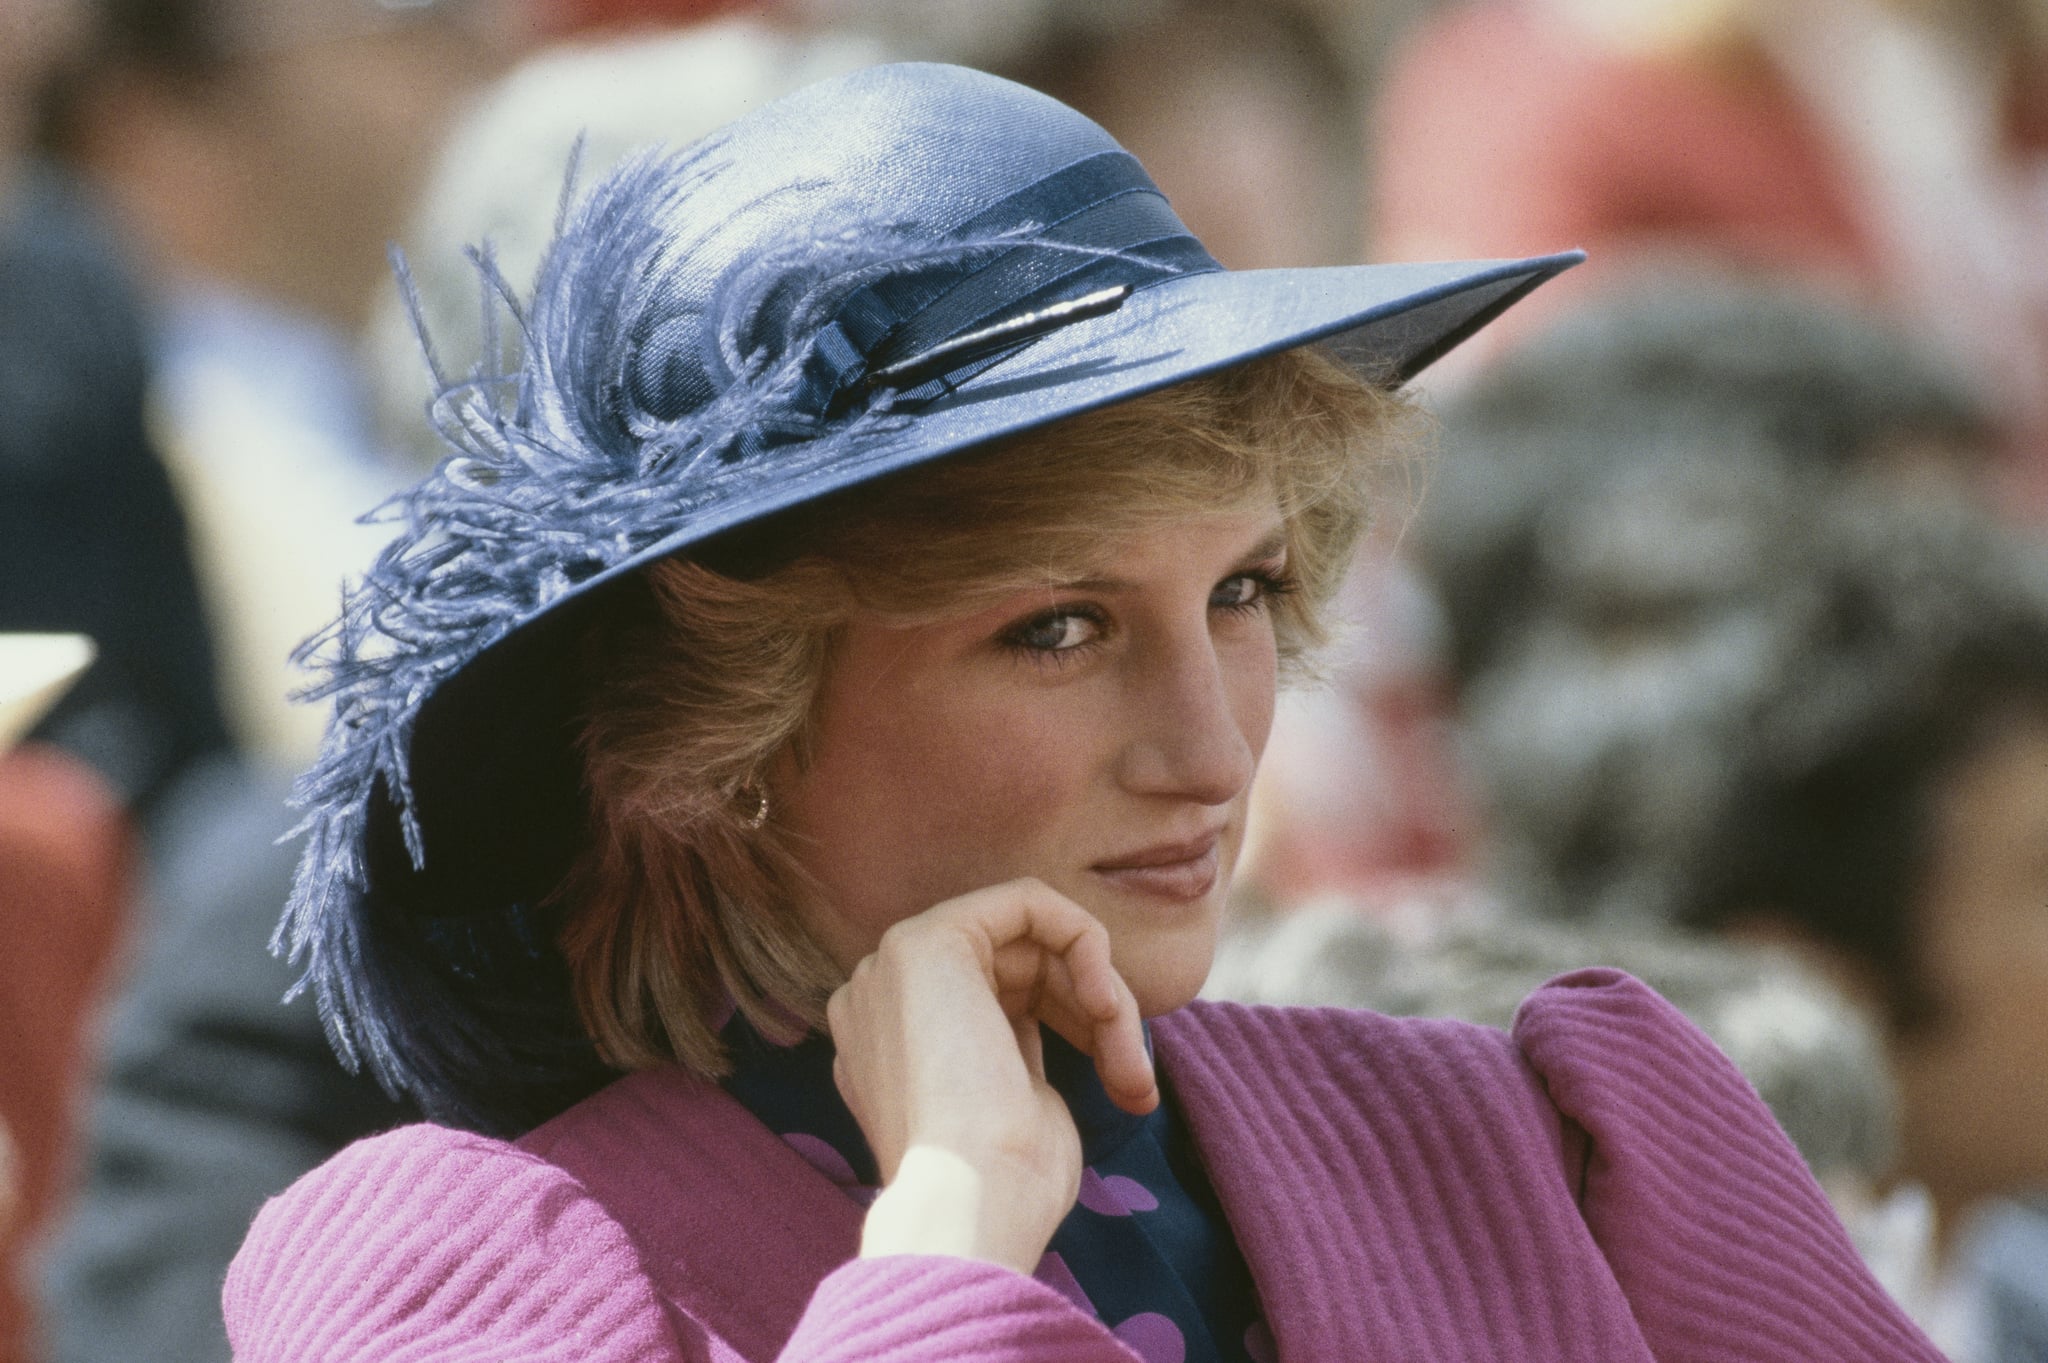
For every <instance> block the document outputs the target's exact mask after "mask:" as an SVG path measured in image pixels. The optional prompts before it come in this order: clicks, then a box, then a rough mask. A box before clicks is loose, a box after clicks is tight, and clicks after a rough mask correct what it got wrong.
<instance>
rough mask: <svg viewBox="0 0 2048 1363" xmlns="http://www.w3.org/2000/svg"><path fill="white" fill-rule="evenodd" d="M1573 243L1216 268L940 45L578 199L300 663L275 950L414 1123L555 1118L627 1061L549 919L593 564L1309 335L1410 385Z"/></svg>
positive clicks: (1096, 137)
mask: <svg viewBox="0 0 2048 1363" xmlns="http://www.w3.org/2000/svg"><path fill="white" fill-rule="evenodd" d="M1578 259H1579V257H1578V256H1577V255H1576V254H1571V255H1560V256H1549V257H1544V258H1540V259H1534V260H1523V261H1511V262H1486V263H1477V264H1471V263H1468V264H1449V265H1363V266H1352V267H1344V268H1334V269H1290V270H1256V271H1242V272H1231V271H1226V270H1224V269H1222V268H1221V267H1220V266H1218V265H1217V263H1216V262H1215V261H1214V260H1213V259H1212V258H1211V257H1210V256H1209V254H1208V252H1207V251H1205V250H1204V249H1203V248H1202V245H1201V243H1200V242H1198V241H1196V240H1195V239H1194V238H1193V237H1192V236H1190V235H1189V234H1188V231H1187V229H1186V228H1185V227H1183V226H1182V225H1181V223H1180V220H1179V219H1178V218H1176V217H1175V216H1174V213H1173V210H1172V209H1171V208H1170V207H1169V206H1168V204H1167V202H1166V199H1165V198H1164V197H1163V196H1162V195H1161V194H1160V193H1159V191H1158V190H1157V189H1156V188H1155V187H1154V186H1153V184H1152V182H1151V181H1150V180H1149V179H1148V178H1147V177H1146V175H1145V172H1144V170H1143V168H1142V167H1140V166H1139V165H1138V163H1137V161H1136V160H1135V159H1133V158H1132V157H1131V156H1130V155H1129V153H1127V152H1125V151H1124V150H1123V149H1122V148H1120V147H1118V146H1117V144H1116V143H1115V142H1114V141H1113V140H1112V139H1111V138H1110V137H1109V136H1108V135H1107V134H1106V133H1104V132H1103V131H1102V129H1101V128H1099V127H1097V126H1096V125H1095V124H1094V123H1091V122H1090V121H1089V120H1087V119H1086V118H1083V117H1082V116H1081V115H1079V114H1077V113H1075V112H1074V111H1072V110H1071V109H1068V108H1066V107H1065V106H1064V105H1061V104H1059V103H1057V102H1056V101H1054V100H1052V99H1049V98H1047V97H1045V96H1043V95H1040V94H1037V93H1035V92H1033V91H1031V90H1028V89H1025V88H1024V87H1022V86H1019V85H1015V84H1012V83H1010V82H1008V81H1004V80H1000V79H997V78H995V77H993V76H989V75H985V74H982V73H979V72H975V71H969V70H964V69H960V68H956V67H947V66H935V65H903V66H883V67H876V68H872V69H869V70H865V71H860V72H856V73H854V74H852V75H849V76H845V77H842V78H840V79H837V80H833V81H828V82H826V83H824V84H821V85H816V86H812V87H810V88H808V89H805V90H801V91H799V92H797V93H796V94H794V95H791V96H789V97H787V98H784V99H781V100H779V101H776V102H775V103H773V104H769V105H766V106H764V107H762V108H761V109H759V110H757V111H755V112H754V113H752V114H751V115H749V116H748V117H746V118H744V119H742V120H740V121H739V122H737V123H734V124H732V125H730V126H729V127H727V128H725V129H724V130H723V131H721V132H718V133H715V134H713V135H712V136H710V137H708V138H706V139H705V140H703V141H701V142H699V143H697V144H696V145H694V146H692V147H690V148H689V149H687V150H685V151H682V152H676V153H661V154H647V155H644V156H641V157H639V158H637V159H635V160H632V161H629V162H628V163H626V164H625V165H624V166H622V167H621V168H620V169H618V170H617V171H615V172H613V173H612V174H611V175H610V176H609V177H608V178H607V179H605V180H604V181H603V182H602V183H601V184H599V185H598V186H597V187H596V188H595V189H593V190H592V191H590V193H589V194H588V195H587V196H586V197H584V198H583V199H582V200H581V201H580V203H578V204H577V205H576V206H575V207H574V208H573V210H571V211H569V212H568V213H567V214H566V215H565V218H564V221H563V223H562V226H561V228H560V230H559V232H558V234H557V238H556V240H555V242H554V244H553V246H552V247H551V248H550V250H549V253H548V255H547V256H546V258H545V259H544V261H543V262H542V265H541V267H540V270H539V274H538V276H537V278H536V281H535V285H534V290H533V294H532V297H531V300H530V302H529V303H528V304H527V305H526V306H525V308H524V309H523V310H515V311H514V317H513V322H514V325H515V326H516V327H517V328H518V330H519V333H520V339H521V341H522V357H521V359H520V361H519V363H518V365H517V367H516V369H515V371H514V372H512V373H509V374H492V373H486V372H478V373H475V374H471V375H469V376H467V377H465V378H461V379H449V378H447V377H446V376H439V377H440V389H441V395H440V397H439V399H438V400H437V402H436V404H435V416H436V420H437V423H438V425H439V426H440V428H441V430H442V432H443V434H444V435H445V436H446V437H447V439H448V441H449V443H450V445H451V446H452V452H451V454H450V455H449V457H448V458H447V459H445V460H444V461H443V463H442V464H441V466H440V467H439V468H438V469H437V470H436V471H435V472H434V474H433V475H432V476H430V477H429V478H427V479H426V480H425V481H423V482H422V483H421V484H420V485H419V486H418V487H417V488H415V489H413V490H412V491H411V492H410V493H408V494H406V495H405V496H404V497H403V498H402V499H400V502H399V503H398V507H399V508H400V510H401V512H402V517H403V528H402V529H401V530H400V532H399V533H398V535H397V536H396V538H395V539H394V540H393V542H392V543H391V544H390V545H389V547H388V548H386V550H385V551H384V552H383V554H382V555H380V556H379V558H378V560H377V562H376V563H375V564H374V565H373V566H372V567H371V568H370V569H369V571H368V573H367V574H366V575H365V576H364V578H363V579H362V581H361V582H360V583H358V584H356V585H355V586H354V587H353V588H352V589H351V591H350V592H349V593H348V595H347V597H346V599H345V601H344V604H343V611H342V615H341V618H340V619H339V620H338V621H337V622H336V623H335V624H334V625H333V626H332V627H330V629H329V630H328V631H327V632H326V633H325V634H323V635H322V636H320V637H318V638H316V639H315V640H312V641H309V644H308V646H307V648H306V650H304V651H303V652H302V657H304V658H306V659H307V660H308V661H309V662H310V663H311V665H313V666H314V667H315V668H316V669H318V670H319V671H321V672H322V673H323V674H324V676H323V678H322V680H321V681H320V682H319V683H318V684H317V685H316V686H315V687H313V688H312V689H311V692H310V694H311V695H313V696H316V697H323V696H332V697H333V698H334V702H335V713H334V718H333V721H332V723H331V725H330V727H329V729H328V733H327V738H326V743H325V747H324V749H323V751H322V754H321V757H320V760H319V762H318V764H317V765H316V766H315V767H314V768H313V769H312V770H311V771H310V772H308V773H307V774H306V776H305V777H304V778H303V779H302V781H301V783H300V787H299V792H298V794H299V799H300V801H301V803H302V805H303V806H304V807H305V808H306V810H307V817H306V820H305V824H304V827H305V829H306V830H307V832H308V833H309V835H310V836H309V838H308V841H307V844H306V847H305V850H304V853H303V855H302V858H301V860H300V863H299V870H298V876H297V880H296V883H295V885H294V888H293V894H292V899H291V903H290V905H289V907H288V908H287V910H286V913H285V917H284V921H283V922H282V923H281V924H280V925H279V928H278V935H277V939H276V942H275V943H274V945H275V946H276V947H277V948H278V949H279V950H282V951H288V952H289V953H290V954H291V956H292V958H293V959H294V960H295V961H300V962H302V963H303V964H304V967H305V972H306V974H305V983H306V984H309V985H310V986H311V987H312V988H314V989H316V990H317V991H318V995H319V999H320V1004H321V1009H322V1013H323V1015H324V1017H325V1018H326V1020H327V1025H328V1030H329V1034H330V1036H331V1037H332V1039H333V1040H334V1042H335V1045H336V1047H337V1049H338V1050H339V1051H340V1052H341V1053H342V1055H343V1057H344V1058H345V1059H347V1060H350V1061H351V1062H355V1061H359V1060H367V1061H368V1063H369V1064H370V1065H371V1067H372V1068H373V1069H374V1070H375V1071H376V1072H377V1073H378V1075H379V1076H380V1077H381V1078H382V1079H383V1080H384V1081H385V1083H386V1084H387V1085H388V1086H390V1087H393V1088H395V1089H398V1090H402V1091H405V1092H409V1093H411V1094H412V1095H413V1096H414V1097H415V1098H417V1099H418V1100H419V1101H420V1102H421V1103H422V1105H423V1106H424V1107H425V1108H426V1110H427V1111H428V1112H429V1113H431V1114H432V1115H435V1116H436V1117H439V1118H440V1119H442V1120H446V1121H450V1122H453V1123H456V1124H461V1125H468V1126H473V1127H477V1128H480V1129H484V1130H490V1131H500V1132H502V1131H510V1130H517V1129H520V1128H522V1127H525V1126H529V1125H531V1124H533V1123H534V1122H536V1121H539V1120H541V1119H543V1118H545V1117H546V1116H548V1115H550V1114H551V1113H552V1112H554V1111H557V1110H559V1109H560V1108H562V1107H564V1106H566V1105H567V1104H568V1103H570V1102H573V1101H574V1100H575V1099H576V1098H577V1097H580V1096H581V1095H582V1094H584V1093H586V1092H588V1091H590V1090H591V1089H592V1088H594V1087H595V1086H597V1085H598V1084H600V1083H602V1082H604V1080H605V1079H606V1078H608V1077H609V1075H608V1074H607V1072H606V1071H605V1070H604V1068H603V1067H602V1066H601V1065H600V1064H599V1063H598V1062H597V1060H596V1058H595V1056H594V1053H593V1052H592V1050H591V1048H590V1045H589V1043H588V1042H587V1040H586V1039H585V1038H584V1036H583V1032H582V1029H581V1027H580V1025H579V1024H578V1023H577V1020H576V1018H575V1015H574V1010H573V1007H572V1006H571V1003H570V994H569V990H568V985H567V979H566V970H565V968H564V966H563V964H562V962H561V960H560V958H559V955H558V954H557V953H556V952H555V950H554V948H553V945H552V938H553V927H552V925H551V924H550V922H549V921H548V918H547V915H546V914H545V913H544V912H543V911H542V910H541V909H540V908H539V907H538V905H539V902H540V900H541V899H542V898H543V897H544V896H545V895H546V894H547V893H548V892H549V891H550V890H552V889H553V888H554V887H555V885H556V884H557V883H559V881H560V879H561V876H562V875H563V873H564V872H565V871H566V869H567V865H568V861H569V859H570V857H571V855H572V854H573V851H574V847H575V845H576V842H577V840H578V838H579V837H580V835H581V832H582V819H583V811H582V807H581V798H580V793H579V792H580V776H579V773H578V770H577V766H576V759H575V753H574V747H573V734H572V732H571V729H570V725H571V721H572V716H573V713H574V709H573V702H572V699H571V696H570V682H569V678H568V671H569V669H568V668H567V667H566V666H565V665H564V660H565V659H566V658H567V656H568V655H569V653H570V652H571V650H572V648H573V641H574V640H575V638H576V637H577V632H578V630H579V629H580V627H581V626H582V624H583V623H585V622H584V618H583V617H584V616H585V615H586V613H587V612H586V611H585V610H584V609H582V606H583V604H584V603H588V602H590V601H591V600H593V599H594V598H595V597H597V596H599V595H601V594H602V591H603V588H604V586H605V584H607V583H610V582H614V581H616V580H618V579H620V578H621V577H624V576H626V575H629V574H632V573H635V572H636V571H637V570H639V569H640V568H642V567H644V566H645V565H647V564H648V563H650V562H652V561H654V560H656V559H659V558H662V557H664V556H666V555H669V554H673V553H675V552H677V551H678V550H681V549H685V548H688V547H690V546H692V545H697V544H700V543H701V542H702V541H704V540H706V539H707V538H708V537H711V536H714V535H717V534H718V533H720V532H722V531H727V530H731V529H733V528H735V527H738V526H742V525H746V524H748V523H751V522H754V521H758V520H759V519H761V518H762V517H765V516H768V515H770V514H772V513H774V512H777V511H781V510H784V509H786V508H789V507H792V506H795V505H797V504H799V503H802V502H807V501H810V500H812V499H814V498H817V497H820V496H822V495H824V494H827V493H831V492H836V491H838V490H840V489H843V488H846V487H849V486H851V485H853V484H855V483H859V482H862V481H864V480H867V479H870V478H874V477H877V476H879V475H882V474H886V473H891V472H894V471H896V470H899V469H904V468H907V467H909V466H911V465H914V464H917V463H920V462H922V461H924V460H928V459H935V458H939V457H942V456H944V455H948V454H952V453H955V452H957V451H960V450H964V449H968V448H970V447H973V446H977V445H981V444H983V443H985V442H987V441H990V440H993V439H996V438H998V437H1002V436H1008V435H1014V434H1016V433H1018V432H1020V431H1025V430H1029V429H1031V428H1033V427H1037V426H1042V425H1044V424H1046V423H1048V422H1052V421H1057V420H1059V419H1061V418H1063V417H1068V416H1072V415H1075V414H1076V413H1079V412H1084V411H1087V410H1089V409H1092V408H1097V407H1102V406H1105V405H1107V404H1110V403H1115V402H1120V401H1123V400H1125V399H1127V398H1132V397H1136V396H1137V395H1139V394H1141V393H1146V392H1150V391H1152V390H1154V389H1158V388H1163V387H1165V386H1167V385H1169V384H1174V383H1179V382H1181V381H1183V380H1186V379H1191V378H1194V377H1196V376H1198V375H1202V374H1207V373H1211V372H1213V371H1216V370H1219V369H1223V368H1226V367H1228V366H1231V365H1235V364H1239V363H1242V362H1243V361H1246V360H1249V359H1252V358H1255V357H1257V356H1261V355H1266V354H1270V353H1272V352H1274V351H1279V350H1284V349H1286V348H1288V347H1291V346H1298V345H1303V344H1306V343H1311V342H1313V343H1317V344H1319V345H1321V346H1322V347H1324V348H1325V349H1326V350H1327V351H1329V352H1330V353H1331V354H1333V355H1334V356H1336V357H1337V358H1339V359H1340V360H1342V361H1344V362H1346V363H1348V364H1350V365H1353V366H1355V367H1356V368H1357V369H1358V370H1360V371H1361V372H1363V373H1364V374H1366V375H1367V376H1369V377H1370V378H1372V379H1374V380H1376V381H1379V382H1384V383H1388V384H1397V383H1399V382H1401V381H1403V380H1405V379H1407V378H1408V377H1409V376H1411V375H1413V374H1415V373H1416V372H1417V371H1419V370H1420V369H1422V368H1423V367H1424V366H1425V365H1427V364H1429V363H1430V362H1431V361H1432V360H1434V359H1436V358H1437V357H1438V356H1439V355H1442V354H1443V353H1444V352H1445V351H1447V350H1448V349H1450V348H1451V347H1452V346H1454V345H1456V344H1457V343H1458V342H1459V341H1461V340H1463V339H1464V338H1465V337H1467V336H1469V335H1471V334H1472V333H1473V332H1474V331H1476V330H1477V329H1478V328H1479V327H1481V326H1483V325H1484V324H1485V323H1486V322H1487V321H1489V320H1490V319H1492V318H1493V317H1494V316H1496V315H1498V314H1499V313H1500V312H1501V311H1502V310H1503V309H1505V308H1506V307H1508V306H1509V305H1510V304H1511V303H1513V302H1514V301H1515V300H1516V299H1518V298H1520V297H1521V296H1522V295H1524V294H1526V293H1528V292H1529V291H1530V290H1531V289H1533V288H1535V287H1536V286H1537V285H1538V284H1540V283H1541V282H1542V281H1544V280H1545V279H1548V278H1549V277H1550V276H1552V275H1554V274H1556V273H1558V272H1559V271H1560V270H1563V269H1565V268H1567V267H1569V266H1571V265H1572V264H1575V263H1576V262H1577V260H1578ZM485 263H486V270H485V272H486V274H487V275H489V274H491V273H492V272H491V271H490V270H489V268H488V262H487V258H486V262H485ZM486 353H487V354H493V353H495V346H492V345H487V346H486ZM430 358H431V357H430ZM437 376H438V371H437Z"/></svg>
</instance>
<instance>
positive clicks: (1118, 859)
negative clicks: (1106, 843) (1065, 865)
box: [1088, 832, 1222, 903]
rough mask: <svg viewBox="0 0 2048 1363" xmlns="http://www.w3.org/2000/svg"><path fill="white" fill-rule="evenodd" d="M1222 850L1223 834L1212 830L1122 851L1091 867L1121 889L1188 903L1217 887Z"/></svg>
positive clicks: (1090, 868)
mask: <svg viewBox="0 0 2048 1363" xmlns="http://www.w3.org/2000/svg"><path fill="white" fill-rule="evenodd" d="M1221 850H1222V835H1221V834H1220V833H1216V832H1211V833H1205V834H1203V835H1202V836H1200V837H1198V838H1190V839H1186V840H1184V841H1180V842H1162V843H1154V844H1153V845H1152V846H1150V847H1143V848H1139V849H1138V850H1137V851H1135V852H1125V853H1120V854H1118V855H1117V856H1114V857H1110V858H1108V859H1106V860H1103V861H1098V862H1096V863H1095V864H1094V865H1093V866H1091V867H1089V868H1088V869H1089V870H1091V871H1093V872H1094V873H1095V874H1096V875H1098V876H1101V877H1102V878H1103V879H1104V880H1107V881H1109V882H1110V883H1111V884H1112V885H1115V886H1116V887H1117V888H1119V889H1122V890H1126V891H1129V892H1132V893H1134V894H1141V895H1146V896H1149V897H1152V898H1155V899H1169V900H1173V901H1175V902H1178V903H1186V902H1189V901H1191V900H1196V899H1200V898H1201V897H1202V896H1204V895H1206V894H1208V893H1209V891H1210V890H1212V889H1214V888H1215V886H1216V878H1217V875H1218V873H1219V871H1220V870H1221V867H1222V856H1221Z"/></svg>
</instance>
